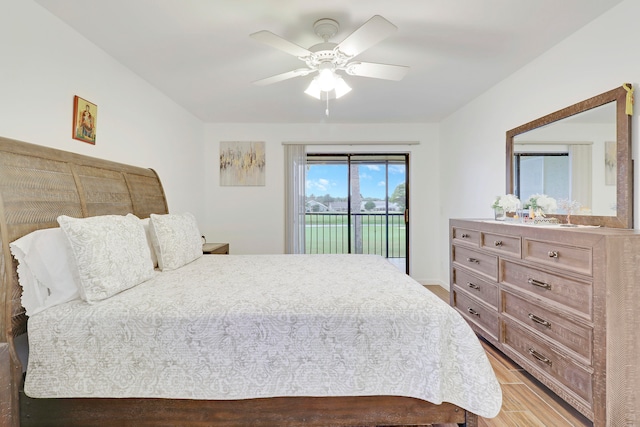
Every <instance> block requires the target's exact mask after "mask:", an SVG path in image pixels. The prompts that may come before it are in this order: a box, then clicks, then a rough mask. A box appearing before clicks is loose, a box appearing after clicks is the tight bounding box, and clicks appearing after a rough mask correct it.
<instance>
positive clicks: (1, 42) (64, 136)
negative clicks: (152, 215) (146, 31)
mask: <svg viewBox="0 0 640 427" xmlns="http://www.w3.org/2000/svg"><path fill="white" fill-rule="evenodd" d="M0 64H1V65H0V136H3V137H6V138H12V139H17V140H21V141H26V142H31V143H34V144H39V145H45V146H50V147H54V148H58V149H62V150H66V151H72V152H77V153H81V154H86V155H89V156H93V157H100V158H105V159H110V160H114V161H118V162H122V163H129V164H134V165H138V166H142V167H153V168H154V169H155V170H156V171H157V172H158V173H159V175H160V178H161V179H162V182H163V185H164V188H165V192H166V195H167V198H168V202H169V209H170V210H171V211H183V210H189V211H191V212H193V213H194V214H195V215H196V216H197V217H198V218H199V219H204V217H203V210H204V209H203V206H204V204H203V203H202V200H201V196H202V194H203V190H202V188H203V180H202V173H203V172H202V171H203V168H204V166H203V164H204V162H203V161H202V156H201V150H202V141H203V135H204V125H203V123H202V122H201V121H200V120H198V119H197V118H195V117H194V116H193V115H191V114H190V113H188V112H187V111H186V110H184V109H183V108H182V107H180V106H178V105H177V104H175V103H174V102H173V101H171V100H170V99H168V98H167V97H166V96H165V95H163V94H162V93H160V92H159V91H157V90H156V89H154V88H153V87H151V86H150V85H149V84H148V83H147V82H145V81H144V80H142V79H141V78H140V77H138V76H137V75H135V74H134V73H132V72H131V71H129V70H128V69H126V68H125V67H123V66H122V65H121V64H120V63H118V62H117V61H115V60H114V59H113V58H111V57H110V56H108V55H107V54H106V53H105V52H103V51H102V50H100V49H98V48H97V47H96V46H95V45H93V44H92V43H90V42H89V41H88V40H86V39H85V38H83V37H82V36H80V35H78V34H77V33H76V32H75V31H74V30H73V29H71V28H70V27H69V26H67V25H66V24H64V23H62V22H61V21H60V20H59V19H58V18H56V17H54V16H53V15H51V14H50V13H49V12H48V11H46V10H45V9H44V8H42V7H41V6H39V5H37V4H36V3H34V2H32V1H31V0H3V1H2V2H1V3H0ZM74 95H78V96H80V97H82V98H84V99H87V100H89V101H91V102H93V103H94V104H97V106H98V118H97V138H96V145H91V144H87V143H84V142H81V141H78V140H75V139H72V138H71V133H72V132H71V128H72V120H73V97H74Z"/></svg>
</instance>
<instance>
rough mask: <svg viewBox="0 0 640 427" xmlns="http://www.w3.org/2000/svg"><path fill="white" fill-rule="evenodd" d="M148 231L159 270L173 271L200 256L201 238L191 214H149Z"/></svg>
mask: <svg viewBox="0 0 640 427" xmlns="http://www.w3.org/2000/svg"><path fill="white" fill-rule="evenodd" d="M149 231H150V234H151V241H152V242H153V248H154V249H155V251H156V255H157V256H158V267H160V270H163V271H164V270H175V269H176V268H180V267H182V266H183V265H185V264H188V263H190V262H191V261H194V260H196V259H198V258H200V257H201V256H202V236H201V234H200V230H199V229H198V224H197V223H196V218H195V217H194V216H193V214H191V213H188V212H185V213H182V214H166V215H156V214H151V221H150V222H149Z"/></svg>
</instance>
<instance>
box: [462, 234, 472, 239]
mask: <svg viewBox="0 0 640 427" xmlns="http://www.w3.org/2000/svg"><path fill="white" fill-rule="evenodd" d="M469 237H471V236H469V235H468V234H467V233H462V238H463V239H468V238H469Z"/></svg>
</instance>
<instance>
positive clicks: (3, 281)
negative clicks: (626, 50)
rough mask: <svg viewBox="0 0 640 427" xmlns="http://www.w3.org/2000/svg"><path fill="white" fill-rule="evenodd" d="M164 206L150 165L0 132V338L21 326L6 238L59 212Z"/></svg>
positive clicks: (7, 338)
mask: <svg viewBox="0 0 640 427" xmlns="http://www.w3.org/2000/svg"><path fill="white" fill-rule="evenodd" d="M167 212H168V207H167V200H166V197H165V194H164V190H163V188H162V184H161V183H160V179H159V178H158V175H157V174H156V173H155V171H153V170H152V169H144V168H140V167H136V166H130V165H125V164H121V163H116V162H111V161H107V160H102V159H97V158H93V157H89V156H83V155H80V154H75V153H70V152H66V151H61V150H56V149H53V148H48V147H42V146H39V145H34V144H29V143H26V142H21V141H15V140H11V139H6V138H0V244H1V246H2V258H0V307H1V308H0V314H1V317H0V327H1V331H2V332H1V334H2V335H1V336H0V342H12V340H13V338H14V337H16V336H18V335H20V334H23V333H24V332H26V324H27V317H26V315H25V313H24V309H23V308H22V304H21V302H20V296H21V293H22V289H21V288H20V285H19V284H18V279H17V273H16V268H17V262H16V261H15V260H14V259H13V257H12V256H11V253H10V251H9V243H10V242H12V241H14V240H16V239H18V238H19V237H22V236H24V235H26V234H28V233H30V232H32V231H34V230H38V229H42V228H51V227H57V226H58V223H57V221H56V218H57V217H58V216H59V215H63V214H64V215H69V216H73V217H78V218H80V217H89V216H96V215H107V214H117V215H126V214H127V213H133V214H135V215H137V216H138V217H140V218H147V217H148V216H149V215H150V214H152V213H158V214H163V213H167Z"/></svg>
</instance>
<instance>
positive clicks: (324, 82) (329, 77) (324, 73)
mask: <svg viewBox="0 0 640 427" xmlns="http://www.w3.org/2000/svg"><path fill="white" fill-rule="evenodd" d="M336 78H337V76H336V73H334V72H333V69H331V68H328V67H321V68H320V70H319V71H318V77H317V79H318V84H319V85H320V90H321V91H323V92H329V91H332V90H333V89H334V88H335V87H336Z"/></svg>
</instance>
